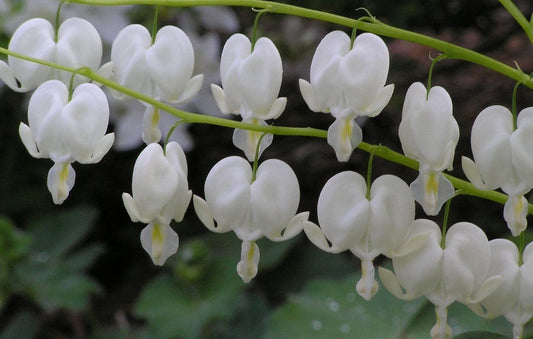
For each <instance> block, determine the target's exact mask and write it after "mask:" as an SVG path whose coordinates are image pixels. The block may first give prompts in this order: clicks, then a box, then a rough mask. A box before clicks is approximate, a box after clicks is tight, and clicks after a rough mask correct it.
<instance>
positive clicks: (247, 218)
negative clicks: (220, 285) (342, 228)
mask: <svg viewBox="0 0 533 339" xmlns="http://www.w3.org/2000/svg"><path fill="white" fill-rule="evenodd" d="M193 202H194V210H195V211H196V214H197V215H198V217H199V218H200V220H201V221H202V223H203V224H204V225H205V226H206V227H207V228H208V229H209V230H211V231H213V232H228V231H233V232H235V234H236V235H237V237H238V238H239V239H241V240H242V241H243V244H242V251H241V261H240V262H239V264H238V265H237V272H238V273H239V276H240V277H241V278H242V280H243V281H245V282H249V281H250V280H251V279H252V278H253V277H254V276H255V275H256V274H257V265H258V262H259V248H258V247H257V245H256V244H255V241H256V240H258V239H259V238H261V237H263V236H265V237H267V238H268V239H270V240H273V241H282V240H286V239H289V238H292V237H294V236H295V235H296V234H298V233H299V232H300V231H301V230H302V227H303V226H304V224H306V223H307V222H308V221H307V218H308V217H309V212H302V213H299V214H296V211H297V209H298V204H299V202H300V188H299V186H298V179H297V178H296V175H295V174H294V172H293V170H292V169H291V168H290V167H289V165H287V164H286V163H285V162H283V161H281V160H277V159H270V160H266V161H264V162H263V163H262V164H261V165H259V167H258V169H257V173H256V178H255V180H253V178H252V168H251V166H250V164H249V163H248V162H247V161H246V160H245V159H244V158H241V157H236V156H233V157H228V158H224V159H222V160H221V161H219V162H218V163H217V164H216V165H215V166H214V167H213V168H212V169H211V171H210V172H209V174H208V176H207V179H206V181H205V200H203V199H202V198H200V197H198V196H196V195H195V196H194V198H193ZM213 219H214V220H213ZM215 221H216V225H215Z"/></svg>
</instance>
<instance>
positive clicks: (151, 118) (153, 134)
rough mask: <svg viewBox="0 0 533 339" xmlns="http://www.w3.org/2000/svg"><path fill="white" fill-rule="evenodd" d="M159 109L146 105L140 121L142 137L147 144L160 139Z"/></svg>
mask: <svg viewBox="0 0 533 339" xmlns="http://www.w3.org/2000/svg"><path fill="white" fill-rule="evenodd" d="M160 117H161V115H160V111H159V109H158V108H155V107H154V106H148V107H146V110H145V111H144V116H143V123H142V139H143V141H144V142H145V143H146V144H147V145H148V144H151V143H157V142H159V141H160V140H161V129H160V128H159V120H160Z"/></svg>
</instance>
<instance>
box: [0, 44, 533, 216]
mask: <svg viewBox="0 0 533 339" xmlns="http://www.w3.org/2000/svg"><path fill="white" fill-rule="evenodd" d="M0 53H3V54H7V55H11V56H14V57H17V58H20V59H23V60H27V61H31V62H35V63H38V64H41V65H45V66H49V67H53V68H56V69H59V70H62V71H67V72H71V73H76V74H79V75H81V76H85V77H87V78H89V79H91V80H93V81H94V82H96V83H98V84H102V85H105V86H107V87H109V88H111V89H114V90H116V91H119V92H121V93H124V94H126V95H129V96H131V97H132V98H135V99H137V100H141V101H143V102H145V103H147V104H150V105H152V106H154V107H156V108H158V109H160V110H163V111H165V112H168V113H170V114H172V115H174V116H176V117H177V118H180V119H181V120H182V121H183V122H188V123H197V124H209V125H216V126H221V127H228V128H239V129H244V130H249V131H259V132H264V133H272V134H276V135H289V136H301V137H315V138H322V139H327V136H328V132H327V131H325V130H321V129H316V128H311V127H283V126H261V125H255V124H247V123H243V122H239V121H234V120H230V119H224V118H218V117H213V116H209V115H203V114H198V113H191V112H185V111H182V110H179V109H177V108H174V107H172V106H169V105H167V104H165V103H163V102H160V101H158V100H155V99H154V98H151V97H149V96H147V95H144V94H142V93H139V92H136V91H133V90H131V89H130V88H128V87H125V86H122V85H120V84H118V83H116V82H114V81H112V80H109V79H107V78H104V77H102V76H101V75H99V74H97V73H96V72H94V71H92V70H91V69H89V68H88V67H82V68H78V69H75V68H72V67H68V66H64V65H60V64H56V63H53V62H49V61H44V60H40V59H36V58H32V57H28V56H25V55H22V54H20V53H16V52H13V51H10V50H7V49H5V48H2V47H0ZM358 148H359V149H361V150H363V151H365V152H368V153H370V154H373V155H376V156H378V157H380V158H383V159H386V160H389V161H391V162H394V163H397V164H400V165H403V166H405V167H408V168H412V169H414V170H418V166H419V164H418V162H417V161H415V160H413V159H411V158H408V157H406V156H404V155H402V154H400V153H398V152H395V151H393V150H391V149H390V148H388V147H386V146H382V145H371V144H368V143H366V142H361V143H360V144H359V146H358ZM445 176H446V178H448V180H450V182H451V183H452V184H453V185H454V187H455V188H456V189H457V190H461V191H462V192H461V193H462V194H466V195H472V196H476V197H480V198H483V199H487V200H492V201H495V202H498V203H500V204H504V203H505V202H506V201H507V196H506V195H505V194H502V193H499V192H495V191H482V190H479V189H477V188H476V187H475V186H474V185H472V184H471V183H469V182H468V181H465V180H462V179H459V178H456V177H453V176H451V175H447V174H445ZM528 212H529V214H533V205H532V204H529V206H528Z"/></svg>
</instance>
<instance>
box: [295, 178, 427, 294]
mask: <svg viewBox="0 0 533 339" xmlns="http://www.w3.org/2000/svg"><path fill="white" fill-rule="evenodd" d="M367 194H368V192H367V187H366V182H365V179H364V178H363V177H362V176H361V175H360V174H358V173H356V172H351V171H346V172H342V173H339V174H337V175H335V176H333V177H332V178H331V179H329V180H328V182H327V183H326V184H325V185H324V188H323V189H322V192H321V193H320V197H319V198H318V221H319V224H320V228H319V227H318V226H317V225H315V224H312V223H309V224H307V225H306V226H305V228H304V230H305V233H306V234H307V236H308V238H309V240H311V242H313V243H314V244H315V245H316V246H317V247H319V248H321V249H322V250H324V251H327V252H331V253H338V252H341V251H345V250H350V251H351V252H352V253H353V254H354V255H356V256H357V257H358V258H359V259H361V269H362V273H363V275H362V277H361V280H360V281H359V282H358V283H357V292H358V293H359V294H360V295H361V296H362V297H363V298H364V299H366V300H370V299H371V298H372V296H373V295H374V294H375V293H376V292H377V290H378V284H377V282H376V281H375V280H374V266H373V263H372V261H373V260H374V259H375V258H376V257H377V256H378V255H380V254H385V255H386V256H388V257H394V256H395V255H398V253H403V252H404V251H410V250H412V248H413V247H416V246H418V245H417V241H418V240H420V239H415V238H413V239H412V241H411V242H409V243H406V242H405V240H406V239H407V234H408V233H409V229H410V228H411V224H412V223H413V221H414V218H415V202H414V200H413V198H412V196H411V191H410V189H409V187H408V186H407V184H406V183H405V182H404V181H403V180H401V179H400V178H398V177H395V176H393V175H384V176H381V177H379V178H377V179H376V180H375V181H374V183H373V184H372V187H371V188H370V192H369V194H368V196H367ZM328 241H329V243H331V246H330V245H329V244H328ZM418 242H419V241H418Z"/></svg>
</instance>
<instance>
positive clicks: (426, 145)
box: [398, 82, 459, 215]
mask: <svg viewBox="0 0 533 339" xmlns="http://www.w3.org/2000/svg"><path fill="white" fill-rule="evenodd" d="M398 134H399V136H400V141H401V143H402V149H403V152H404V153H405V155H407V156H408V157H410V158H413V159H415V160H417V161H418V162H419V163H420V168H419V171H420V174H419V176H418V178H417V179H416V180H415V181H414V182H413V183H412V184H411V189H412V190H413V194H414V197H415V200H416V201H417V202H418V203H420V205H421V206H422V207H423V208H424V212H426V214H427V215H437V214H438V213H439V211H440V209H441V207H442V205H443V204H444V203H445V202H446V201H447V200H448V199H450V198H451V197H452V196H453V195H454V193H455V189H454V187H453V185H452V183H451V182H450V181H449V180H448V179H446V178H445V177H444V176H443V175H442V171H443V170H444V169H448V170H451V169H452V167H453V157H454V152H455V146H456V145H457V142H458V140H459V126H458V125H457V121H455V119H454V117H453V105H452V99H451V98H450V95H449V94H448V92H446V90H445V89H444V88H442V87H440V86H436V87H432V88H431V89H430V90H429V92H428V91H427V89H426V87H425V86H424V85H423V84H422V83H420V82H415V83H413V84H412V85H411V86H410V87H409V89H408V90H407V94H406V95H405V102H404V105H403V109H402V121H401V123H400V127H399V129H398Z"/></svg>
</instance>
